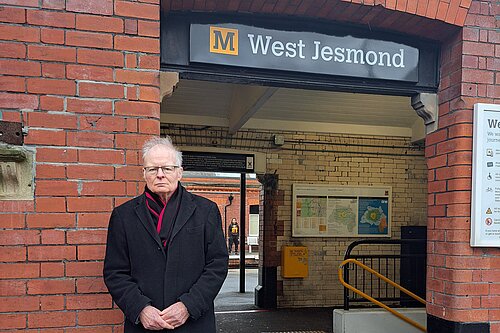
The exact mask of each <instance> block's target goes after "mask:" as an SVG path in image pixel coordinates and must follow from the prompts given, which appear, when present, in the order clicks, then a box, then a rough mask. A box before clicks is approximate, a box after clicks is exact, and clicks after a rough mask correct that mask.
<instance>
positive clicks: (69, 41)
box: [66, 30, 113, 48]
mask: <svg viewBox="0 0 500 333" xmlns="http://www.w3.org/2000/svg"><path fill="white" fill-rule="evenodd" d="M66 45H72V46H84V47H95V48H112V47H113V37H112V36H111V35H109V34H102V33H95V32H83V31H71V30H68V31H66Z"/></svg>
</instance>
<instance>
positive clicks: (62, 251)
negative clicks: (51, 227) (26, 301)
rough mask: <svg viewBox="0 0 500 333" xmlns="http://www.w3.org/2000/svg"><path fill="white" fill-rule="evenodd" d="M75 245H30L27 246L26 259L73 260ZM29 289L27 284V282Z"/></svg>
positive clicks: (74, 257)
mask: <svg viewBox="0 0 500 333" xmlns="http://www.w3.org/2000/svg"><path fill="white" fill-rule="evenodd" d="M75 259H76V247H75V246H58V245H54V246H30V247H28V260H30V261H58V260H75ZM28 289H29V284H28Z"/></svg>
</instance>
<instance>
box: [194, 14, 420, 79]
mask: <svg viewBox="0 0 500 333" xmlns="http://www.w3.org/2000/svg"><path fill="white" fill-rule="evenodd" d="M189 46H190V48H189V61H190V62H191V63H193V62H194V63H205V64H216V65H227V66H239V67H247V68H257V69H271V70H285V71H294V72H303V73H314V74H327V75H339V76H349V77H360V78H372V79H384V80H398V81H407V82H417V81H418V79H419V78H418V65H419V63H418V62H419V49H418V48H415V47H412V46H409V45H406V44H402V43H396V42H392V41H385V40H378V39H368V38H357V37H353V36H351V35H339V36H332V35H326V34H321V33H315V32H304V31H281V30H273V29H266V28H261V27H254V26H250V25H243V24H230V23H224V24H197V23H192V24H191V25H190V45H189Z"/></svg>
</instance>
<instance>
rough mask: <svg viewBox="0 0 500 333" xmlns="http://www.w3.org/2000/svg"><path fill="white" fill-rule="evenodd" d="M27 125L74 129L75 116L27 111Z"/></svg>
mask: <svg viewBox="0 0 500 333" xmlns="http://www.w3.org/2000/svg"><path fill="white" fill-rule="evenodd" d="M28 125H29V126H33V127H45V128H66V129H76V128H77V118H76V116H73V115H67V114H47V113H42V112H30V113H28Z"/></svg>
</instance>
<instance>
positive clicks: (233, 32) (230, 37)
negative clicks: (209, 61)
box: [210, 27, 238, 56]
mask: <svg viewBox="0 0 500 333" xmlns="http://www.w3.org/2000/svg"><path fill="white" fill-rule="evenodd" d="M210 53H221V54H228V55H236V56H237V55H238V29H228V28H220V27H210Z"/></svg>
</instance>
